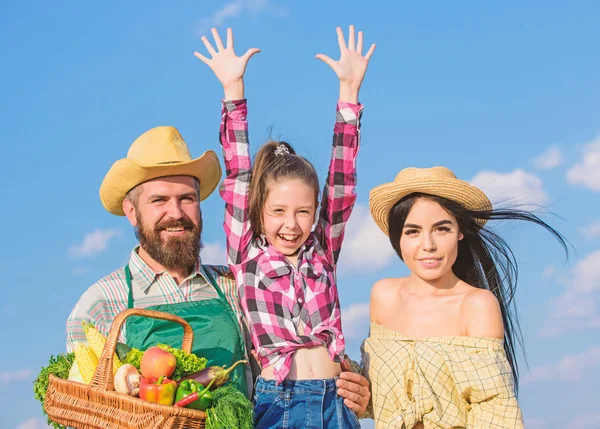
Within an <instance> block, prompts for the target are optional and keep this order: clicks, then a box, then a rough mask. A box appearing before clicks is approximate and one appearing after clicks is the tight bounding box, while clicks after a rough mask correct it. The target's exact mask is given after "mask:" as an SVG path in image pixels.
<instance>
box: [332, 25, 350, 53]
mask: <svg viewBox="0 0 600 429" xmlns="http://www.w3.org/2000/svg"><path fill="white" fill-rule="evenodd" d="M335 31H336V32H337V36H338V45H340V51H344V50H346V49H348V47H347V46H346V41H345V40H344V33H343V32H342V29H341V28H340V27H338V28H336V29H335Z"/></svg>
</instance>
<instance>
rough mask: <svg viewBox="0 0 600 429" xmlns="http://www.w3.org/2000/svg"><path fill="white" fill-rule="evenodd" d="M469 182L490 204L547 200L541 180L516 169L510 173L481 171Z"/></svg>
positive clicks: (529, 203)
mask: <svg viewBox="0 0 600 429" xmlns="http://www.w3.org/2000/svg"><path fill="white" fill-rule="evenodd" d="M471 184H473V185H475V186H477V187H478V188H480V189H481V190H482V191H483V192H485V194H486V195H487V196H488V198H489V199H490V201H492V204H494V206H496V204H498V203H501V205H511V206H518V205H524V206H526V205H542V204H544V203H546V202H547V201H548V195H547V194H546V192H545V191H544V186H543V183H542V180H541V179H540V178H539V177H537V176H536V175H535V174H532V173H528V172H527V171H524V170H521V169H516V170H514V171H513V172H511V173H497V172H494V171H481V172H479V173H477V174H476V175H475V177H473V179H472V180H471Z"/></svg>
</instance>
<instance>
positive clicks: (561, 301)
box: [542, 250, 600, 336]
mask: <svg viewBox="0 0 600 429" xmlns="http://www.w3.org/2000/svg"><path fill="white" fill-rule="evenodd" d="M599 299H600V250H596V251H595V252H592V253H590V254H588V255H587V256H586V257H585V258H583V259H582V260H580V261H579V262H577V264H576V265H575V267H573V269H572V270H571V272H570V276H569V280H568V281H566V282H565V291H564V292H563V294H562V295H560V296H559V297H558V298H556V299H554V300H553V302H552V303H551V307H552V309H551V312H550V317H549V319H548V320H547V321H546V326H545V327H544V329H543V331H542V335H543V336H555V335H558V334H562V333H565V332H569V331H573V330H582V329H587V328H600V311H599V309H598V305H597V303H598V300H599Z"/></svg>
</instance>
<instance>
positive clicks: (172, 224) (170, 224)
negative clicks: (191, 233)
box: [154, 217, 196, 232]
mask: <svg viewBox="0 0 600 429" xmlns="http://www.w3.org/2000/svg"><path fill="white" fill-rule="evenodd" d="M179 227H182V228H183V229H186V230H193V229H194V228H196V225H195V224H194V222H192V220H191V219H190V218H188V217H184V218H181V219H169V220H166V221H164V222H161V223H159V224H157V225H156V226H155V227H154V230H155V231H156V232H160V231H164V230H166V229H168V228H179Z"/></svg>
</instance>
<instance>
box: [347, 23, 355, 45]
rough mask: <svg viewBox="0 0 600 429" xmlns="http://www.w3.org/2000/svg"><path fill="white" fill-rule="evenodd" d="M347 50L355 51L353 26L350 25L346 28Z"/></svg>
mask: <svg viewBox="0 0 600 429" xmlns="http://www.w3.org/2000/svg"><path fill="white" fill-rule="evenodd" d="M348 49H350V50H351V51H354V50H355V49H356V45H355V40H354V25H351V26H350V27H349V28H348Z"/></svg>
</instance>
